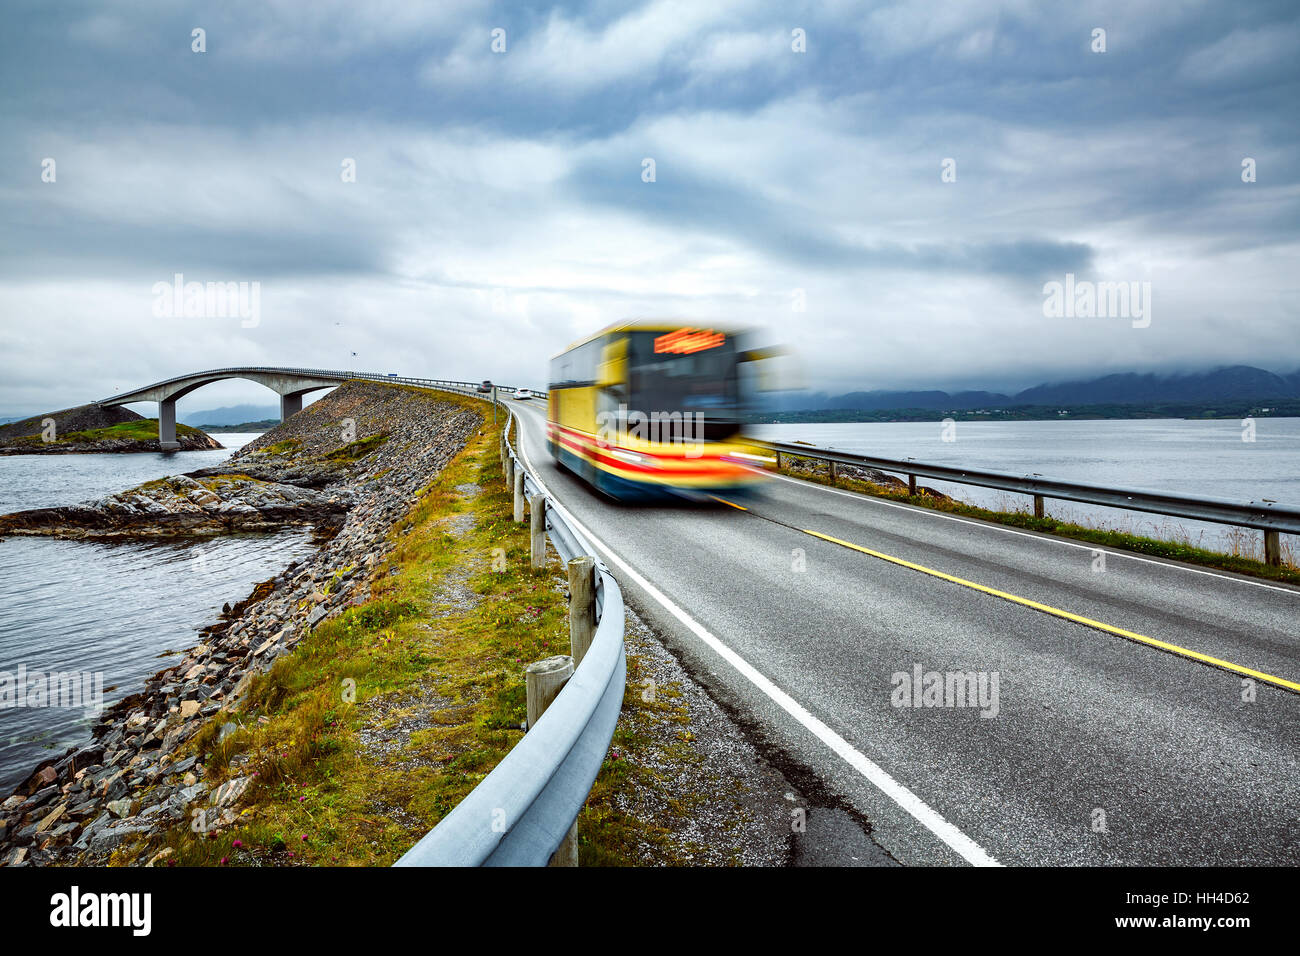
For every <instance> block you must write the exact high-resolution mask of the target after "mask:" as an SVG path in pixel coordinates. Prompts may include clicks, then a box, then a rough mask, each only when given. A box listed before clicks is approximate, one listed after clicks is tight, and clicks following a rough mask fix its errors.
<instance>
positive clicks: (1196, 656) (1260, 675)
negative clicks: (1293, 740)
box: [719, 499, 1300, 693]
mask: <svg viewBox="0 0 1300 956" xmlns="http://www.w3.org/2000/svg"><path fill="white" fill-rule="evenodd" d="M719 500H721V499H719ZM800 530H802V531H803V533H804V534H808V535H812V536H813V537H814V538H821V539H822V540H823V541H829V542H831V543H832V544H838V545H840V546H841V547H844V548H849V549H851V550H853V551H860V552H862V553H863V554H869V555H871V557H873V558H879V559H880V560H881V561H888V562H889V563H890V564H897V565H899V566H901V567H904V568H910V569H912V570H913V571H920V572H921V573H922V574H928V575H930V576H932V577H936V578H941V579H943V580H944V581H950V582H952V583H953V584H959V585H961V586H962V587H965V588H973V589H974V590H976V591H983V592H984V593H985V594H991V595H993V596H994V597H999V598H1002V599H1003V600H1005V601H1011V602H1012V603H1014V604H1022V605H1024V606H1025V607H1030V608H1033V609H1034V610H1035V611H1042V612H1043V613H1044V614H1051V615H1052V616H1053V617H1059V618H1064V619H1065V620H1067V621H1074V622H1075V623H1076V624H1082V625H1084V626H1085V627H1092V628H1096V629H1097V630H1099V631H1105V632H1106V633H1108V634H1115V635H1117V636H1119V637H1122V638H1125V639H1127V640H1130V641H1137V642H1138V643H1139V644H1146V645H1148V646H1150V647H1155V648H1158V649H1159V650H1162V651H1168V652H1169V653H1170V654H1177V655H1179V656H1180V657H1186V658H1189V659H1191V660H1194V661H1200V662H1201V663H1202V664H1209V665H1210V666H1211V667H1219V668H1222V669H1223V670H1228V671H1232V672H1233V673H1236V674H1245V675H1246V676H1248V677H1253V678H1255V679H1256V680H1261V681H1265V682H1266V683H1269V684H1273V685H1274V686H1276V687H1281V688H1283V689H1285V690H1289V691H1293V692H1295V693H1300V683H1296V682H1295V681H1289V680H1286V679H1284V678H1281V677H1275V676H1274V675H1272V674H1265V673H1264V672H1263V671H1257V670H1252V669H1251V668H1249V667H1242V666H1241V665H1240V664H1234V663H1232V662H1231V661H1225V660H1221V659H1220V658H1217V657H1211V656H1210V655H1209V654H1202V653H1201V652H1200V651H1193V650H1191V649H1190V648H1186V647H1180V646H1179V645H1177V644H1170V643H1169V642H1167V641H1160V640H1156V639H1155V638H1154V637H1147V636H1146V635H1145V634H1138V633H1136V632H1134V631H1126V630H1124V628H1122V627H1115V626H1114V625H1111V624H1104V623H1102V622H1101V621H1094V620H1093V619H1092V618H1089V617H1083V616H1082V615H1080V614H1071V613H1070V612H1069V611H1062V610H1061V609H1060V608H1056V607H1052V606H1051V605H1050V604H1040V603H1038V602H1037V601H1031V600H1029V598H1023V597H1020V596H1019V595H1016V594H1010V593H1008V592H1006V591H999V590H998V589H997V588H990V587H986V586H985V585H983V584H976V583H975V582H974V581H967V580H966V579H965V578H959V577H956V576H955V575H952V574H945V573H944V572H943V571H936V570H935V569H934V568H927V567H926V566H925V565H923V564H916V563H914V562H912V561H905V560H903V559H902V558H895V557H893V556H892V555H888V554H884V553H882V552H880V551H872V550H871V549H870V548H864V547H862V546H861V545H857V544H853V543H852V542H849V541H841V540H840V539H839V538H832V537H831V536H830V535H828V534H822V533H821V532H818V531H810V530H808V529H807V528H802V529H800Z"/></svg>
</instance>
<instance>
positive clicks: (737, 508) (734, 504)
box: [709, 495, 749, 511]
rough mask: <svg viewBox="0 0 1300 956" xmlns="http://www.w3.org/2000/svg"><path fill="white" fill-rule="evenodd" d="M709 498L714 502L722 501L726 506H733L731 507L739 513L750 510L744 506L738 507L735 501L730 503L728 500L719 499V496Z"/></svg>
mask: <svg viewBox="0 0 1300 956" xmlns="http://www.w3.org/2000/svg"><path fill="white" fill-rule="evenodd" d="M709 497H710V498H712V499H713V500H714V501H721V502H722V503H723V504H724V505H731V507H733V508H735V509H736V510H737V511H748V510H749V509H748V508H746V507H745V506H744V505H738V504H736V503H735V502H734V501H728V500H727V499H726V498H719V497H718V496H717V495H709Z"/></svg>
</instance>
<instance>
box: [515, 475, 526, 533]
mask: <svg viewBox="0 0 1300 956" xmlns="http://www.w3.org/2000/svg"><path fill="white" fill-rule="evenodd" d="M514 486H515V514H514V518H515V524H523V523H524V469H523V468H522V467H520V468H516V469H515V474H514Z"/></svg>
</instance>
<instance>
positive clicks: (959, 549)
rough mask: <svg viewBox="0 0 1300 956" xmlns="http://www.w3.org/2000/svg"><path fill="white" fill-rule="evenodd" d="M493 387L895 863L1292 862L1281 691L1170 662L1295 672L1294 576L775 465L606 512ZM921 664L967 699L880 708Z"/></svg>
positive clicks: (712, 678) (1295, 776)
mask: <svg viewBox="0 0 1300 956" xmlns="http://www.w3.org/2000/svg"><path fill="white" fill-rule="evenodd" d="M514 404H515V407H516V408H517V409H518V411H519V412H520V416H519V417H520V422H521V424H522V429H521V433H522V436H523V439H522V447H523V452H524V454H525V457H526V460H527V462H528V463H529V464H530V466H531V470H532V471H534V473H535V474H538V475H540V477H541V479H542V481H543V482H544V484H545V485H546V486H547V488H548V490H549V491H550V492H551V493H552V495H553V496H554V497H555V498H556V499H557V500H558V501H559V502H560V503H561V505H563V506H564V507H565V508H566V509H567V510H568V511H569V512H570V513H571V514H572V515H573V516H574V517H575V518H576V519H577V520H578V521H579V522H580V523H581V524H582V525H583V526H584V527H585V529H586V530H587V531H588V532H589V535H588V536H589V537H590V538H591V539H592V541H593V544H595V545H596V546H597V548H598V550H601V552H602V553H601V557H602V559H603V560H605V562H606V563H607V564H608V565H609V566H610V568H611V570H612V571H613V572H614V574H615V576H616V577H617V578H618V579H619V583H620V584H621V586H622V587H623V591H624V595H625V597H627V599H628V600H629V601H630V602H631V603H632V604H633V605H634V606H635V607H636V608H637V609H638V610H639V611H640V612H641V613H642V614H643V616H644V617H646V618H647V619H648V620H649V621H650V622H651V623H653V624H654V626H655V627H656V628H657V629H658V630H659V632H660V633H661V634H662V635H663V636H664V638H665V639H666V640H667V641H668V643H669V644H670V646H672V647H673V648H674V649H675V650H676V651H677V652H678V653H679V654H680V655H681V656H682V657H683V659H684V660H685V662H686V664H687V666H688V667H689V668H690V669H691V670H692V672H693V673H694V674H695V675H696V676H697V677H698V678H700V679H702V680H703V681H704V682H705V683H706V684H707V685H708V686H709V687H710V689H711V690H712V691H713V692H714V693H715V694H716V695H717V696H719V698H720V699H722V700H723V702H724V704H726V705H727V706H728V707H729V708H731V709H732V710H733V712H734V713H736V714H737V715H738V716H740V717H741V718H742V719H743V720H744V721H745V722H746V723H747V724H748V725H749V726H750V727H752V728H753V730H754V732H755V733H756V734H757V735H758V736H759V737H760V739H761V740H762V741H763V743H764V746H765V747H766V748H767V750H768V751H769V752H770V753H772V754H774V755H777V756H778V759H780V760H782V761H784V762H785V763H786V764H787V765H789V766H790V767H793V768H796V769H797V770H798V772H799V773H800V774H802V775H804V776H805V778H806V779H811V780H814V781H815V782H816V785H817V787H818V788H821V789H822V791H823V792H824V793H825V794H826V795H828V796H829V797H830V798H832V799H833V800H834V801H835V802H836V803H837V804H839V805H841V806H843V807H846V808H848V809H850V810H851V811H852V812H853V813H854V814H855V815H856V816H857V817H858V818H859V819H860V820H863V821H866V822H867V824H868V825H869V827H870V829H871V837H872V839H874V840H875V841H876V843H877V844H879V846H880V847H881V848H883V849H884V850H885V851H886V852H887V853H888V854H890V855H891V856H893V857H894V858H895V859H897V860H899V861H901V862H903V863H905V864H911V865H926V864H940V865H942V864H958V865H961V864H967V863H971V864H990V863H1001V864H1006V865H1024V864H1048V865H1054V864H1085V865H1138V864H1147V865H1150V864H1155V865H1161V864H1187V865H1202V864H1223V865H1248V864H1261V863H1263V864H1292V865H1294V864H1297V863H1300V772H1297V771H1298V770H1300V766H1298V765H1300V720H1298V719H1297V718H1300V694H1297V693H1295V692H1293V691H1290V690H1286V689H1282V688H1279V687H1277V686H1274V685H1273V684H1271V683H1269V681H1268V680H1266V679H1263V678H1255V679H1248V678H1245V677H1243V676H1242V674H1240V673H1234V672H1232V671H1231V670H1225V669H1223V668H1222V667H1217V666H1213V665H1211V664H1208V663H1205V662H1203V661H1202V660H1198V659H1195V658H1194V657H1192V656H1188V655H1195V654H1200V655H1206V656H1208V657H1211V658H1214V659H1215V660H1218V661H1222V662H1225V663H1227V664H1232V665H1237V666H1240V667H1245V668H1249V669H1252V670H1254V671H1258V672H1260V673H1261V674H1265V675H1269V676H1271V677H1276V678H1281V679H1283V680H1286V681H1291V682H1300V590H1298V589H1294V588H1288V587H1284V586H1278V585H1274V584H1271V583H1265V582H1259V581H1254V580H1252V579H1248V578H1243V577H1238V576H1234V575H1230V574H1224V573H1220V572H1211V571H1207V570H1205V569H1200V568H1194V567H1191V566H1187V565H1181V564H1177V563H1174V562H1168V561H1161V560H1154V559H1149V558H1141V557H1136V556H1131V555H1127V554H1124V553H1123V552H1118V551H1106V552H1105V554H1104V556H1103V559H1104V564H1103V563H1102V562H1101V561H1099V560H1098V557H1097V555H1098V551H1097V550H1095V549H1094V548H1093V547H1092V546H1090V545H1086V544H1080V543H1077V542H1068V541H1064V540H1061V539H1056V538H1049V537H1045V536H1041V535H1036V534H1032V533H1026V532H1023V531H1020V530H1018V529H1009V528H1003V527H999V526H996V525H990V524H985V523H983V522H978V521H971V520H968V519H960V518H955V517H952V516H945V515H940V514H937V513H935V512H931V511H927V510H924V509H917V508H912V507H909V506H906V505H899V504H897V503H892V502H884V501H880V500H876V499H871V498H867V497H864V496H860V495H855V494H852V493H848V492H843V491H837V490H834V489H828V488H824V487H821V486H816V485H811V484H806V483H803V482H798V481H794V480H788V479H780V478H774V479H772V480H771V481H770V482H768V483H767V485H766V486H764V488H763V489H762V490H761V491H759V492H758V493H757V494H756V495H754V496H753V497H750V498H746V499H735V500H736V501H737V502H739V503H740V504H742V505H745V506H747V507H748V508H749V510H748V511H742V510H739V509H737V508H733V507H729V506H727V505H725V504H716V505H710V506H708V507H700V506H685V507H644V506H637V507H633V506H625V505H619V504H616V503H613V502H610V501H609V500H607V499H605V498H603V497H601V496H599V495H598V494H597V493H596V492H594V491H593V490H591V489H590V488H588V486H587V485H585V484H584V483H582V482H580V481H578V480H577V479H575V478H574V477H573V476H572V475H570V474H569V473H568V472H566V471H564V470H562V469H558V468H557V467H556V466H555V464H554V463H553V462H552V460H551V458H550V456H549V454H548V453H547V452H546V447H545V434H544V418H545V415H544V412H545V408H544V406H540V405H538V404H535V405H532V406H528V405H525V404H524V403H514ZM1049 507H1050V503H1049ZM810 531H812V532H816V533H817V534H820V535H825V536H828V537H830V538H834V539H837V540H838V541H840V542H843V543H835V542H833V541H829V540H826V539H825V538H822V537H817V536H815V535H813V534H810V533H808V532H810ZM846 545H854V546H856V547H858V548H863V549H867V551H869V552H873V553H866V552H864V551H861V550H855V549H854V548H852V547H848V546H846ZM898 562H906V564H903V563H898ZM939 574H942V575H948V576H950V577H948V578H945V577H939V576H937V575H939ZM951 578H957V579H959V580H957V581H954V580H951ZM980 588H984V589H992V590H996V591H1000V592H1004V595H1005V596H999V595H995V594H991V593H988V590H981V589H980ZM1012 598H1015V599H1019V600H1020V601H1023V602H1034V603H1036V604H1037V605H1041V606H1042V607H1035V606H1029V605H1028V604H1026V603H1017V601H1016V600H1012ZM1062 613H1068V614H1072V615H1076V616H1078V617H1081V618H1084V619H1086V620H1087V621H1088V622H1092V623H1091V624H1090V623H1081V622H1079V621H1077V620H1074V619H1067V618H1065V617H1062V616H1060V614H1062ZM1094 625H1100V626H1101V628H1104V627H1111V628H1118V629H1121V630H1123V631H1126V632H1131V633H1132V634H1134V635H1137V636H1139V637H1142V638H1147V639H1148V640H1150V641H1159V642H1166V643H1168V644H1172V645H1175V646H1176V647H1178V648H1181V649H1183V650H1184V651H1185V652H1187V653H1186V654H1184V653H1175V652H1171V651H1169V650H1165V649H1161V648H1159V647H1157V646H1152V645H1151V644H1150V643H1145V642H1143V641H1141V640H1139V639H1137V637H1133V638H1130V637H1124V636H1120V635H1118V634H1116V633H1113V632H1111V631H1107V630H1105V629H1101V628H1099V627H1098V626H1094ZM918 666H919V668H920V670H921V672H922V673H924V672H930V671H937V672H940V673H947V672H950V671H952V672H975V675H976V679H977V680H978V679H979V677H980V675H982V676H983V679H984V681H985V683H984V690H985V696H984V698H983V700H982V701H980V700H966V701H964V702H963V701H962V700H961V699H960V698H957V697H954V696H947V697H946V698H945V697H944V696H943V695H940V697H939V698H938V703H940V704H947V706H919V707H918V706H900V705H899V704H900V703H901V701H900V699H899V696H898V695H899V694H900V693H901V691H899V690H898V689H897V688H898V687H899V686H900V685H902V684H906V686H907V687H908V688H909V689H910V688H911V687H912V686H913V674H914V671H915V669H916V668H917V667H918ZM896 674H904V675H907V677H906V680H903V679H897V680H896V679H895V678H894V675H896ZM995 678H996V681H997V683H996V687H997V696H996V698H994V697H993V694H992V691H993V686H994V684H993V681H994V679H995ZM1248 685H1249V686H1248ZM1251 691H1253V695H1252V693H1251ZM1252 696H1253V699H1247V698H1252ZM995 700H996V706H994V701H995ZM919 702H920V703H922V704H924V703H925V699H924V697H922V699H921V700H920V701H919ZM963 703H964V704H965V706H959V705H961V704H963Z"/></svg>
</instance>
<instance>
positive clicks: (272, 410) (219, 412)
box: [180, 405, 280, 428]
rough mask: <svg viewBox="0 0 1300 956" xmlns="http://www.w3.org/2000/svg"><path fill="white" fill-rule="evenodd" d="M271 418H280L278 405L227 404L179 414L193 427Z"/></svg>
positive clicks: (233, 423)
mask: <svg viewBox="0 0 1300 956" xmlns="http://www.w3.org/2000/svg"><path fill="white" fill-rule="evenodd" d="M268 418H272V419H275V420H276V421H277V422H278V421H279V420H280V406H279V405H227V406H225V407H223V408H209V409H207V410H205V411H199V412H188V413H186V414H184V415H181V416H180V421H182V422H184V423H185V424H186V425H193V426H194V427H195V428H202V427H203V426H204V425H239V424H242V423H243V422H259V421H262V420H264V419H268Z"/></svg>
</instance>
